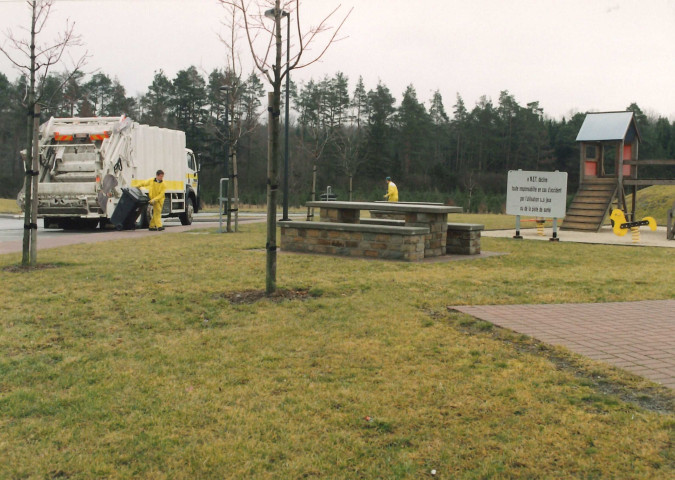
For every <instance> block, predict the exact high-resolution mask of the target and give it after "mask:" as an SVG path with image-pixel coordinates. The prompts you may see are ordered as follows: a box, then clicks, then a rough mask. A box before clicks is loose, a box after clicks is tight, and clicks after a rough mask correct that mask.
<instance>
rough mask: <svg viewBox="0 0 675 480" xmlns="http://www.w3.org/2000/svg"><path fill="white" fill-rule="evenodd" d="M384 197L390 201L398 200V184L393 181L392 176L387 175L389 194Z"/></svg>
mask: <svg viewBox="0 0 675 480" xmlns="http://www.w3.org/2000/svg"><path fill="white" fill-rule="evenodd" d="M384 198H386V199H387V201H389V202H398V188H396V184H395V183H394V182H392V181H391V177H387V194H386V195H385V196H384Z"/></svg>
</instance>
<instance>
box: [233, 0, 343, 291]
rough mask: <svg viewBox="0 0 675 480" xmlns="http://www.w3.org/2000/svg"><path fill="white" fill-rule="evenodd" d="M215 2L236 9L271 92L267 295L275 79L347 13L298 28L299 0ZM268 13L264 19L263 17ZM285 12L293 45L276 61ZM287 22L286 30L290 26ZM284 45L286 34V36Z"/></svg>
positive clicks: (271, 267) (272, 262)
mask: <svg viewBox="0 0 675 480" xmlns="http://www.w3.org/2000/svg"><path fill="white" fill-rule="evenodd" d="M220 2H221V3H223V4H226V5H231V6H233V7H235V8H237V9H239V11H240V12H241V13H242V20H241V24H240V26H241V27H242V28H243V29H244V31H245V32H246V38H247V40H248V44H249V48H250V50H251V56H252V58H253V62H254V64H255V67H256V68H257V69H258V70H259V71H260V72H261V73H262V74H263V75H264V76H265V77H266V78H267V80H268V82H269V83H270V85H271V86H272V89H273V92H272V94H271V96H270V95H268V98H270V101H271V104H270V105H269V107H268V109H269V118H270V121H271V125H270V126H269V135H270V139H269V151H268V160H267V162H268V167H267V172H268V178H267V262H266V269H265V270H266V281H265V290H266V292H267V294H268V295H270V294H272V293H274V292H275V291H276V265H277V252H276V250H277V237H276V209H277V193H278V189H279V185H278V183H279V168H278V167H279V130H280V121H279V117H280V115H281V111H280V106H281V82H282V81H283V80H284V79H285V78H286V77H287V76H288V75H289V73H290V71H291V70H293V69H299V68H303V67H306V66H308V65H311V64H312V63H315V62H317V61H318V60H319V59H320V58H321V57H322V56H323V55H324V54H325V53H326V51H327V50H328V47H330V45H331V44H333V43H334V42H335V41H336V40H337V35H338V33H339V31H340V29H341V28H342V25H344V22H345V20H346V19H347V17H348V16H349V13H351V10H350V12H348V13H347V15H346V16H345V17H344V18H343V19H342V21H340V23H339V24H338V26H337V28H331V27H330V26H329V24H328V22H329V21H331V19H332V18H333V16H334V15H335V14H336V12H337V10H338V9H339V8H340V7H339V6H338V7H336V8H335V9H334V10H333V11H331V12H330V13H329V14H328V15H326V16H325V17H324V18H323V20H321V21H320V22H319V24H318V26H314V27H309V28H308V29H306V30H304V31H303V29H302V26H301V21H300V1H299V0H283V1H282V0H220ZM266 16H267V17H269V18H271V20H272V22H271V23H268V22H269V20H268V21H266V20H265V17H266ZM284 17H285V18H286V21H287V22H290V21H291V18H293V22H294V24H295V27H294V30H295V33H294V36H293V41H294V43H295V45H294V46H295V50H294V52H293V53H292V54H291V52H290V51H287V52H286V54H287V55H286V57H287V63H286V65H285V66H284V65H283V63H282V53H283V47H282V41H281V19H282V18H284ZM290 30H291V29H290V23H289V24H288V31H289V32H290ZM324 33H328V34H329V35H328V36H327V39H326V41H325V42H324V43H323V44H322V45H317V46H318V49H317V50H316V51H317V52H318V53H317V54H316V55H313V56H312V57H311V58H306V56H305V53H306V52H308V51H309V49H310V48H311V47H313V46H314V45H316V44H318V42H319V41H320V40H321V37H322V34H324ZM287 42H288V43H289V45H290V42H291V39H290V38H289V39H287Z"/></svg>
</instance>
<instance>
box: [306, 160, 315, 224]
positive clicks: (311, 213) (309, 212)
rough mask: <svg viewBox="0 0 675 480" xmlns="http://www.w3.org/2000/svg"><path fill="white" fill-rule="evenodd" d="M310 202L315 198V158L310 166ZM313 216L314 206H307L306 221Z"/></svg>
mask: <svg viewBox="0 0 675 480" xmlns="http://www.w3.org/2000/svg"><path fill="white" fill-rule="evenodd" d="M311 198H312V202H313V201H314V200H316V160H315V161H314V166H313V167H312V195H311ZM313 218H314V207H307V221H308V222H309V221H311V220H312V219H313Z"/></svg>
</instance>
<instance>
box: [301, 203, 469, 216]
mask: <svg viewBox="0 0 675 480" xmlns="http://www.w3.org/2000/svg"><path fill="white" fill-rule="evenodd" d="M306 206H308V207H314V208H336V209H340V210H380V211H387V212H400V213H405V212H417V213H462V207H450V206H447V205H428V204H421V203H398V202H338V201H315V202H307V203H306Z"/></svg>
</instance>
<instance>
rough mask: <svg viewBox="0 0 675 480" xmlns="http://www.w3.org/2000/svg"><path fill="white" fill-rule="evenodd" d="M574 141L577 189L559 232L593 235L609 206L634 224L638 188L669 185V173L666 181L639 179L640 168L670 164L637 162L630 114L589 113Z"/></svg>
mask: <svg viewBox="0 0 675 480" xmlns="http://www.w3.org/2000/svg"><path fill="white" fill-rule="evenodd" d="M576 140H577V142H579V143H580V161H581V165H580V178H579V190H578V192H577V194H576V195H575V197H574V200H573V201H572V203H571V204H570V206H569V208H568V209H567V212H566V215H565V219H564V221H563V225H562V229H563V230H579V231H590V232H597V231H598V230H600V227H602V225H603V223H604V221H605V218H606V216H607V215H608V214H609V212H610V211H611V209H612V208H619V209H621V210H622V211H624V212H625V214H626V218H627V219H628V220H629V221H634V220H635V204H636V197H637V192H638V187H644V186H651V185H675V169H673V172H672V174H671V175H669V178H662V179H648V178H640V177H639V167H640V166H643V165H673V166H675V159H671V160H639V159H638V147H639V144H640V142H641V140H642V139H641V137H640V132H639V130H638V128H637V124H636V122H635V117H634V116H633V112H605V113H589V114H587V115H586V118H585V120H584V123H583V125H582V126H581V129H580V130H579V134H578V135H577V139H576ZM629 194H632V200H631V202H630V203H631V205H630V206H629V205H628V204H627V200H626V198H627V196H628V195H629Z"/></svg>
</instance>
